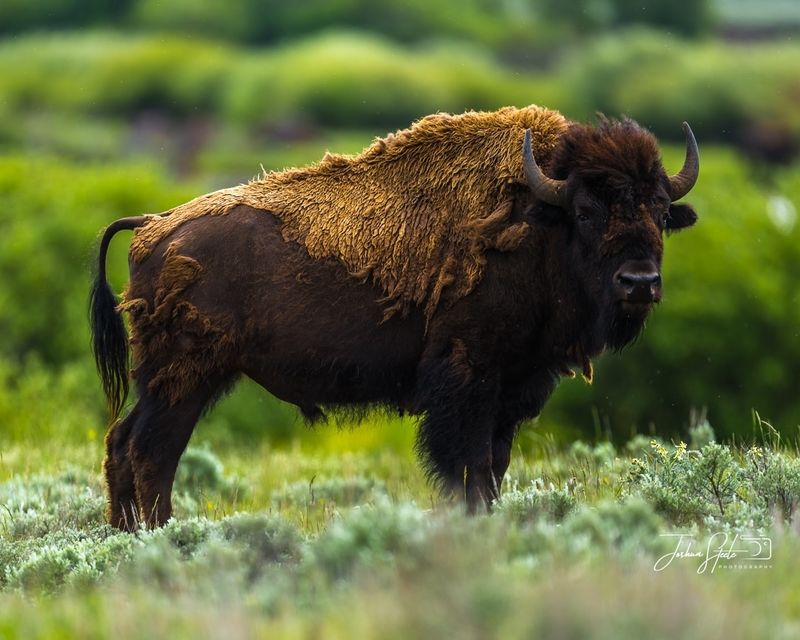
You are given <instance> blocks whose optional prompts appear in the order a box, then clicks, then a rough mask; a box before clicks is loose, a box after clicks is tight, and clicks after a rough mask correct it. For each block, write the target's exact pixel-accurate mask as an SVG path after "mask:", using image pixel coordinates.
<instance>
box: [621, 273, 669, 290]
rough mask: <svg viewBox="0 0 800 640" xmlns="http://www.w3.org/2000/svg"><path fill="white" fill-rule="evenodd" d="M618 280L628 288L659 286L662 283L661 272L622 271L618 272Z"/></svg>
mask: <svg viewBox="0 0 800 640" xmlns="http://www.w3.org/2000/svg"><path fill="white" fill-rule="evenodd" d="M617 282H618V283H619V284H620V285H622V286H623V287H625V288H626V289H632V288H634V287H642V286H644V287H657V286H660V285H661V274H659V273H655V272H644V273H642V272H637V273H631V272H622V273H619V274H617Z"/></svg>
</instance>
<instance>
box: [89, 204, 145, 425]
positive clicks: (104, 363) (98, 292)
mask: <svg viewBox="0 0 800 640" xmlns="http://www.w3.org/2000/svg"><path fill="white" fill-rule="evenodd" d="M146 220H147V216H137V217H133V218H121V219H120V220H117V221H115V222H112V223H111V224H110V225H109V226H108V228H107V229H106V230H105V233H103V237H102V239H101V240H100V248H99V252H98V260H97V272H96V274H95V278H94V282H93V283H92V289H91V293H90V295H89V321H90V324H91V328H92V351H93V352H94V360H95V363H96V365H97V372H98V373H99V374H100V379H101V380H102V383H103V391H104V392H105V394H106V398H107V399H108V408H109V413H110V414H111V421H112V422H113V421H114V420H116V418H117V417H118V416H119V414H120V412H121V411H122V407H123V405H124V404H125V400H126V398H127V397H128V335H127V333H126V331H125V324H124V323H123V322H122V317H121V316H120V314H119V312H118V311H117V303H118V300H117V296H116V295H114V292H113V291H112V290H111V287H110V286H109V285H108V281H107V280H106V254H107V253H108V245H109V243H110V242H111V238H112V237H114V234H116V233H117V232H118V231H123V230H132V229H137V228H138V227H141V226H142V225H143V224H144V223H145V221H146Z"/></svg>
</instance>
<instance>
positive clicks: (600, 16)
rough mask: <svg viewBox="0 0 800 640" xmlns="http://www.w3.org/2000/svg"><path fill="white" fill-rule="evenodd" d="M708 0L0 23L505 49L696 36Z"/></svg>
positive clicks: (316, 2) (193, 0)
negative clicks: (601, 33) (338, 35)
mask: <svg viewBox="0 0 800 640" xmlns="http://www.w3.org/2000/svg"><path fill="white" fill-rule="evenodd" d="M711 7H712V2H711V0H685V1H684V2H683V3H682V5H681V10H680V11H675V10H673V5H672V3H671V1H670V0H636V1H632V0H580V1H579V2H572V3H564V2H554V1H553V0H503V1H501V2H487V1H486V0H436V1H431V0H384V1H382V2H374V1H372V0H304V1H303V2H295V3H292V2H284V1H282V0H169V1H164V0H115V1H112V0H84V1H80V0H38V1H37V2H35V3H32V2H26V1H24V0H6V1H5V2H4V3H3V5H2V7H0V32H12V33H13V32H19V31H22V30H24V29H31V28H43V27H44V28H48V27H49V28H53V27H64V26H96V25H106V26H108V25H117V26H125V27H127V28H145V29H160V30H167V31H179V32H183V33H191V34H195V35H201V36H206V37H207V36H211V37H215V38H224V39H227V40H234V41H241V42H251V43H273V42H275V41H279V40H284V39H289V38H293V37H297V36H302V35H307V34H309V33H313V32H317V31H319V30H322V29H330V28H339V29H342V28H344V29H359V30H363V31H370V32H373V33H380V34H382V35H385V36H387V37H389V38H392V39H394V40H398V41H402V42H416V41H420V40H429V39H431V38H433V37H437V38H439V37H450V38H458V39H465V40H472V41H475V42H480V43H481V44H484V45H489V46H494V47H498V48H501V49H502V48H507V49H514V48H515V47H516V45H515V43H516V42H518V41H519V40H520V39H525V38H526V37H528V38H529V37H530V36H531V35H532V34H535V35H537V36H539V38H540V40H544V41H545V42H548V43H552V42H555V36H560V35H562V34H564V33H570V32H571V31H572V30H573V29H574V28H576V27H577V31H578V33H580V34H584V33H586V32H596V31H598V30H601V29H610V28H615V27H625V26H627V25H630V24H641V25H652V26H657V27H659V28H663V29H668V30H673V31H675V32H677V33H684V34H689V35H697V34H700V33H703V32H705V31H707V30H708V29H709V28H710V27H711V26H712V24H713V21H712V18H713V11H712V8H711Z"/></svg>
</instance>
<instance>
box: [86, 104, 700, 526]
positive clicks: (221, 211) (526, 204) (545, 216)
mask: <svg viewBox="0 0 800 640" xmlns="http://www.w3.org/2000/svg"><path fill="white" fill-rule="evenodd" d="M526 129H527V130H528V131H530V133H528V134H527V135H526V136H525V132H526ZM689 134H690V132H689V133H688V134H687V135H689ZM523 136H525V144H526V149H528V153H526V154H523V153H522V142H523ZM687 140H688V138H687ZM531 141H532V142H531ZM691 142H693V139H692V140H691ZM687 145H688V146H687V149H688V150H687V161H686V163H685V165H684V170H682V171H681V173H680V174H678V175H677V176H673V177H671V178H670V177H668V176H667V175H666V173H665V172H664V170H663V167H662V166H661V162H660V159H659V156H658V150H657V146H656V144H655V140H654V139H653V137H652V135H650V134H649V133H648V132H647V131H645V130H643V129H642V128H640V127H639V126H638V125H636V124H635V123H633V122H632V121H629V120H626V121H622V122H617V121H611V120H602V121H601V122H600V124H599V126H596V127H594V126H588V125H578V124H571V123H569V122H567V121H566V120H565V119H564V118H563V117H562V116H561V115H560V114H558V113H556V112H553V111H549V110H546V109H541V108H538V107H528V108H526V109H513V108H506V109H502V110H500V111H497V112H491V113H467V114H463V115H461V116H449V115H446V114H439V115H436V116H430V117H428V118H425V119H423V120H421V121H420V122H419V123H417V124H415V125H414V126H413V127H411V128H410V129H408V130H405V131H402V132H398V133H397V134H395V135H393V136H389V137H388V138H386V139H383V140H378V141H376V142H375V143H374V144H373V145H372V146H371V147H370V148H369V149H367V150H366V151H365V152H364V153H362V154H361V155H358V156H353V157H344V156H327V157H326V158H325V159H324V160H323V161H322V162H321V163H320V164H318V165H316V166H314V167H311V168H308V169H297V170H290V171H286V172H281V173H274V174H267V175H265V176H264V177H262V178H261V179H259V180H257V181H254V182H251V183H249V184H247V185H242V186H240V187H236V188H233V189H226V190H223V191H219V192H215V193H212V194H208V195H206V196H202V197H201V198H198V199H196V200H193V201H192V202H190V203H187V204H186V205H181V206H180V207H177V208H175V209H173V210H171V211H169V212H167V213H166V214H164V215H162V216H142V217H138V218H127V219H123V220H120V221H117V222H115V223H114V224H112V225H111V226H110V227H109V228H108V229H107V230H106V233H105V234H104V236H103V240H102V242H101V246H100V252H99V254H100V255H99V269H98V273H97V278H96V280H95V284H94V288H93V291H92V299H91V300H92V301H91V316H92V330H93V346H94V351H95V357H96V360H97V363H98V370H99V372H100V375H101V378H102V380H103V386H104V389H105V390H106V394H107V396H108V397H109V405H110V407H111V412H112V416H113V418H112V419H114V420H116V417H117V415H118V414H119V412H120V409H121V408H122V406H123V404H124V401H125V397H126V395H127V391H128V372H127V353H126V348H127V346H126V336H125V330H124V326H123V325H122V321H121V318H120V315H119V313H120V312H121V311H125V312H127V313H128V314H129V318H130V326H131V332H132V335H131V339H130V343H131V346H132V348H133V364H134V369H133V373H132V377H133V379H134V380H135V384H136V387H137V391H138V400H137V402H136V404H135V406H134V407H133V409H132V410H131V411H130V412H129V413H128V415H127V416H126V417H125V418H124V419H122V420H117V421H115V422H114V423H113V425H112V427H111V429H110V430H109V432H108V435H107V438H106V458H105V473H106V479H107V483H108V514H107V515H108V519H109V522H110V523H111V524H113V525H115V526H118V527H121V528H126V529H134V528H136V527H137V526H139V524H140V523H145V524H147V525H157V524H163V523H164V522H166V521H167V519H169V517H170V515H171V512H172V511H171V503H170V497H171V491H172V483H173V480H174V475H175V470H176V468H177V464H178V460H179V459H180V456H181V454H182V453H183V451H184V449H185V447H186V444H187V442H188V440H189V437H190V436H191V433H192V430H193V429H194V426H195V424H196V422H197V420H198V419H199V417H200V415H201V414H202V413H203V411H205V410H207V409H208V408H209V407H210V406H211V405H212V404H213V401H214V400H215V399H216V398H217V397H218V396H219V395H220V394H221V393H223V392H224V391H225V390H226V389H228V388H229V387H230V386H231V384H232V383H233V382H234V381H235V379H236V378H237V377H238V376H240V375H242V374H244V375H246V376H248V377H250V378H252V379H253V380H255V381H256V382H257V383H259V384H260V385H262V386H263V387H264V388H265V389H267V390H269V391H270V392H271V393H273V394H274V395H275V396H277V397H279V398H281V399H283V400H285V401H287V402H290V403H293V404H295V405H296V406H297V407H299V409H300V410H301V412H302V413H303V415H304V416H305V417H306V418H307V419H309V420H316V419H321V418H323V413H322V409H321V407H330V408H333V409H341V408H346V407H349V408H356V409H359V410H361V409H363V408H364V407H368V406H374V405H384V406H390V407H394V408H396V409H398V410H399V411H401V412H408V413H411V414H414V415H419V416H421V422H420V425H419V431H418V438H417V451H418V453H419V455H420V457H421V459H422V462H423V466H424V468H425V469H426V471H427V473H428V475H429V477H430V478H431V480H432V481H434V482H435V483H436V484H438V485H439V486H440V487H441V488H442V489H443V490H444V491H445V492H448V493H452V494H455V495H459V496H462V497H465V498H466V501H467V505H468V508H469V510H470V511H474V510H476V509H478V508H479V507H480V506H481V505H485V506H487V507H490V506H491V503H492V501H493V500H494V499H495V498H497V496H498V495H499V489H500V486H501V484H502V480H503V476H504V475H505V472H506V469H507V467H508V464H509V460H510V453H511V447H512V443H513V440H514V436H515V435H516V432H517V429H518V427H519V425H520V423H521V422H522V421H523V420H525V419H527V418H530V417H534V416H536V415H537V414H538V413H539V411H540V410H541V408H542V406H543V405H544V402H545V401H546V399H547V398H548V396H549V395H550V393H551V392H552V391H553V389H554V388H555V386H556V384H557V382H558V379H559V377H560V376H563V375H574V374H573V373H572V368H573V367H578V368H579V369H581V370H582V371H583V374H584V376H585V377H586V378H587V379H589V380H590V379H591V375H592V368H591V358H592V357H594V356H596V355H597V354H599V353H600V352H602V351H603V350H604V349H605V348H607V347H610V348H615V349H616V348H621V347H623V346H624V345H625V344H627V343H628V342H629V341H630V340H632V339H634V338H635V336H636V335H638V333H639V332H640V331H641V328H642V327H643V325H644V321H645V319H646V317H647V315H648V313H649V311H650V309H651V307H652V304H653V303H655V302H657V301H658V300H659V299H660V287H661V284H660V264H661V255H662V249H663V244H662V232H663V231H664V230H676V229H678V228H680V227H685V226H689V225H690V224H692V223H693V222H694V219H695V215H694V212H693V211H692V210H691V208H690V207H688V206H686V205H671V204H670V202H671V200H674V199H677V198H678V197H680V196H681V195H683V194H684V193H685V192H686V191H688V189H689V188H691V185H692V184H693V182H694V179H695V178H696V174H697V170H696V169H697V167H696V160H697V159H696V147H694V148H693V147H692V145H691V144H689V143H688V142H687ZM530 151H532V155H531V153H530ZM534 156H535V160H534ZM537 161H538V162H539V163H541V165H542V166H543V167H544V168H545V169H547V172H548V173H549V174H550V175H551V176H552V178H546V177H544V174H543V173H542V171H541V169H539V167H538V165H536V162H537ZM122 229H135V230H136V234H135V236H134V240H133V242H132V245H131V260H130V264H131V278H130V283H129V285H128V288H127V291H126V293H125V297H124V301H123V302H122V303H121V304H119V306H118V307H117V309H116V311H115V309H114V306H115V304H116V301H115V298H114V295H113V293H112V292H111V291H110V289H109V287H108V285H107V283H106V280H105V254H106V252H107V248H108V244H109V242H110V240H111V237H112V236H113V235H114V234H115V233H116V232H117V231H119V230H122Z"/></svg>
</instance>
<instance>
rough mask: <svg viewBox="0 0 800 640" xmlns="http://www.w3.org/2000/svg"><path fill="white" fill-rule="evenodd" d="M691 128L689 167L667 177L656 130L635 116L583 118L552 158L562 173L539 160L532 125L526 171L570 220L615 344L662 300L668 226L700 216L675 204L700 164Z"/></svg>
mask: <svg viewBox="0 0 800 640" xmlns="http://www.w3.org/2000/svg"><path fill="white" fill-rule="evenodd" d="M684 130H685V132H686V160H685V161H684V166H683V168H682V169H681V171H680V172H679V173H678V174H677V175H675V176H667V174H666V172H665V171H664V168H663V166H662V164H661V160H660V157H659V153H658V148H657V146H656V142H655V139H654V138H653V136H652V135H651V134H650V133H649V132H647V131H646V130H644V129H642V128H641V127H639V125H637V124H636V123H635V122H633V121H632V120H625V121H622V122H617V121H610V120H605V119H603V120H602V121H601V124H600V126H599V127H587V126H582V125H575V126H573V127H571V128H570V130H568V131H567V133H566V134H565V135H564V137H563V139H562V141H561V142H560V144H559V146H558V147H557V149H556V150H555V151H554V154H553V158H552V160H551V163H550V166H551V168H552V173H553V174H554V175H556V176H563V178H561V179H553V178H548V177H547V176H545V175H544V174H543V173H542V171H541V170H540V169H539V167H538V166H537V165H536V162H535V160H534V158H533V153H532V150H531V146H530V141H529V134H528V133H527V132H526V136H525V147H524V161H525V171H526V175H527V178H528V184H529V186H530V187H531V189H532V191H533V193H534V195H535V196H536V198H537V199H538V200H539V201H540V205H539V207H538V210H539V213H540V216H541V217H543V218H545V219H548V220H549V221H550V223H553V222H555V223H557V224H560V225H565V226H566V227H567V233H566V234H565V237H566V238H567V248H566V255H567V259H568V265H569V269H570V271H571V273H572V274H573V279H574V280H575V281H576V285H577V288H578V289H579V290H580V292H581V293H582V294H583V295H582V298H583V299H584V300H587V301H588V303H589V305H590V306H591V307H592V314H591V315H592V317H593V318H594V319H595V322H596V323H597V324H596V326H595V327H593V328H594V329H595V331H594V335H596V336H602V337H603V342H604V343H605V344H606V345H608V346H609V347H611V348H617V349H618V348H622V347H623V346H625V345H626V344H628V343H629V342H630V341H631V340H633V339H634V338H635V337H636V336H637V335H638V333H639V332H640V331H641V329H642V327H643V326H644V322H645V320H646V318H647V316H648V314H649V313H650V311H651V309H652V308H653V305H655V304H657V303H658V302H660V301H661V296H662V283H661V258H662V255H663V248H664V244H663V234H664V232H665V231H676V230H678V229H682V228H684V227H688V226H691V225H692V224H694V222H695V221H696V220H697V215H696V214H695V212H694V210H693V209H692V208H691V207H690V206H688V205H685V204H674V201H675V200H677V199H679V198H681V197H683V196H684V195H686V193H688V192H689V190H690V189H691V188H692V186H693V185H694V183H695V181H696V180H697V175H698V171H699V159H698V151H697V143H696V142H695V139H694V135H693V134H692V131H691V129H690V128H689V126H688V125H687V124H686V123H684ZM548 205H549V206H548Z"/></svg>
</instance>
